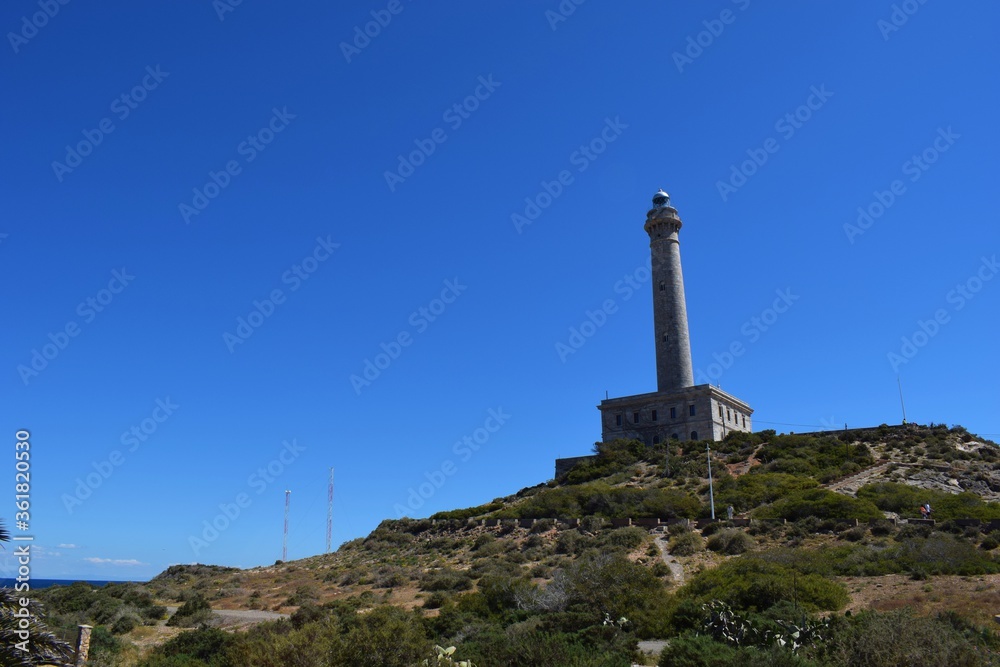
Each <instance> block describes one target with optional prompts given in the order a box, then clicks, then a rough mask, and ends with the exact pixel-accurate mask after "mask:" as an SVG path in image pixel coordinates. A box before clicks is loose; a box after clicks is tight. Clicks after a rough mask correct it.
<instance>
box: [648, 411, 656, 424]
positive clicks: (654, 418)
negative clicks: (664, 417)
mask: <svg viewBox="0 0 1000 667" xmlns="http://www.w3.org/2000/svg"><path fill="white" fill-rule="evenodd" d="M656 417H657V414H656V410H653V411H652V412H651V413H650V414H649V418H650V419H652V420H653V421H654V422H655V421H656Z"/></svg>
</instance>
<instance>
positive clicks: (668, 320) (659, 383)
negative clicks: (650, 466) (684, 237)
mask: <svg viewBox="0 0 1000 667" xmlns="http://www.w3.org/2000/svg"><path fill="white" fill-rule="evenodd" d="M680 231H681V219H680V216H679V215H677V209H675V208H674V207H673V206H671V205H670V195H668V194H667V193H666V192H664V191H663V190H660V191H659V192H657V193H656V194H655V195H654V196H653V208H651V209H650V210H649V212H648V213H647V214H646V233H647V234H649V251H650V254H651V260H652V269H653V271H652V273H653V330H654V332H655V333H656V389H657V391H660V392H671V391H677V390H679V389H684V388H685V387H690V386H692V385H694V371H693V370H692V369H691V338H690V336H689V334H688V318H687V304H686V303H685V301H684V274H683V272H682V271H681V246H680V241H679V240H678V238H677V236H678V234H679V233H680Z"/></svg>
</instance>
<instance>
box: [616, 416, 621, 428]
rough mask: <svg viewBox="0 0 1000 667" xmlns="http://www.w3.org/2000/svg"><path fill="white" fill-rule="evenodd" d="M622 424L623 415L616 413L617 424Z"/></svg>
mask: <svg viewBox="0 0 1000 667" xmlns="http://www.w3.org/2000/svg"><path fill="white" fill-rule="evenodd" d="M621 425H622V416H621V415H615V426H621Z"/></svg>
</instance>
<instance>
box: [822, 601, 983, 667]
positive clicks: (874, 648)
mask: <svg viewBox="0 0 1000 667" xmlns="http://www.w3.org/2000/svg"><path fill="white" fill-rule="evenodd" d="M952 618H954V617H947V616H946V617H938V618H928V617H921V616H914V615H913V614H912V613H910V612H909V611H894V612H871V611H868V612H862V613H860V614H858V615H857V616H855V617H853V618H852V619H851V621H850V622H849V623H846V624H843V625H842V626H841V627H840V628H839V630H838V631H837V632H836V633H835V634H834V635H833V637H832V638H831V639H830V641H829V645H828V646H827V652H828V654H829V655H831V657H833V658H834V659H835V660H836V661H837V663H838V664H842V665H850V667H886V666H890V667H891V666H895V665H949V666H961V667H980V666H983V667H985V666H986V665H995V664H996V661H995V658H994V657H991V656H990V653H991V651H990V650H989V649H992V650H993V651H995V650H996V641H997V640H996V638H995V636H994V637H992V638H989V637H988V635H986V634H980V633H976V632H974V631H973V632H970V628H968V626H967V624H965V623H964V622H962V621H960V620H959V621H957V622H955V621H953V620H951V619H952ZM963 626H964V627H963Z"/></svg>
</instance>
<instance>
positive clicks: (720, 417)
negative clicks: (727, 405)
mask: <svg viewBox="0 0 1000 667" xmlns="http://www.w3.org/2000/svg"><path fill="white" fill-rule="evenodd" d="M719 419H722V406H721V405H720V406H719Z"/></svg>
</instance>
